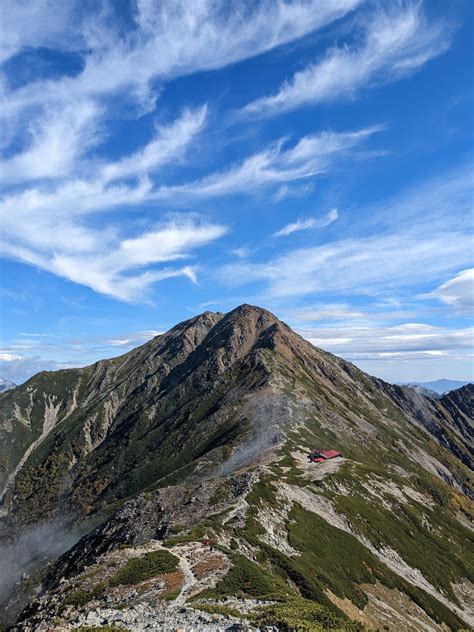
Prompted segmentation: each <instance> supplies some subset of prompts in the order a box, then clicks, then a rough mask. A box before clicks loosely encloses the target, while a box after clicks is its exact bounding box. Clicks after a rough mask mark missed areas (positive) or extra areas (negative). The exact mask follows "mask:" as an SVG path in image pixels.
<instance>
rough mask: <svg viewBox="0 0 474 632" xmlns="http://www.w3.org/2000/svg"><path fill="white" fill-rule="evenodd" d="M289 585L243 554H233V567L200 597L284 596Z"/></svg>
mask: <svg viewBox="0 0 474 632" xmlns="http://www.w3.org/2000/svg"><path fill="white" fill-rule="evenodd" d="M287 592H288V587H287V586H286V585H285V583H284V582H283V581H282V580H281V579H280V578H279V577H277V576H274V575H272V574H271V573H269V572H266V571H265V569H264V568H262V567H261V566H260V565H259V564H256V563H255V562H251V561H250V560H248V559H247V558H246V557H244V556H243V555H239V554H236V555H233V556H232V567H231V569H230V571H229V572H228V573H227V575H226V576H225V577H224V578H223V579H222V580H221V581H220V582H219V583H218V584H217V586H216V587H215V588H210V589H208V590H205V591H204V592H202V593H201V594H200V595H199V597H200V598H202V597H220V596H222V595H228V596H234V597H235V596H237V597H255V598H262V599H263V598H268V597H282V596H284V595H285V594H286V593H287Z"/></svg>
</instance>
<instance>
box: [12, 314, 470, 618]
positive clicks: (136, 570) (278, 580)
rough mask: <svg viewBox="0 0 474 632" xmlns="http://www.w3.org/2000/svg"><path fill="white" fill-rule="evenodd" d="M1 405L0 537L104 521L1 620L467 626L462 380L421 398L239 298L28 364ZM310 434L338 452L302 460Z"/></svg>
mask: <svg viewBox="0 0 474 632" xmlns="http://www.w3.org/2000/svg"><path fill="white" fill-rule="evenodd" d="M0 409H1V416H0V424H1V437H0V438H1V444H0V445H1V446H2V448H1V450H2V452H1V458H2V461H1V463H2V473H3V474H2V475H3V483H2V485H3V489H4V496H3V514H4V515H3V518H2V520H1V526H0V529H1V533H2V534H3V535H4V536H7V535H8V534H11V533H19V532H21V531H23V532H24V533H26V534H28V533H29V530H31V528H33V525H38V524H40V523H42V522H45V521H49V522H50V523H53V524H54V520H55V519H58V518H59V516H61V517H62V518H63V519H65V520H66V523H67V524H71V525H72V524H74V526H75V527H76V528H77V527H78V528H79V530H81V529H82V531H83V532H86V531H88V530H90V529H91V526H92V525H93V524H94V523H95V524H97V523H99V522H100V521H101V520H104V518H106V520H105V522H104V523H103V524H101V525H99V526H98V527H96V528H95V529H93V530H92V531H90V533H88V534H87V535H85V536H84V538H83V539H82V540H80V541H79V543H78V544H77V545H76V546H75V547H74V548H73V549H71V550H70V551H68V552H67V553H65V554H64V555H63V556H62V557H61V558H60V559H59V560H58V561H57V562H56V563H55V564H53V565H52V566H50V567H49V568H47V569H45V570H44V571H43V572H42V573H41V574H39V575H33V576H32V577H31V578H30V580H29V581H28V582H26V583H23V584H20V586H19V587H18V588H17V591H16V593H15V596H14V597H13V598H12V599H11V600H10V604H9V608H8V611H9V613H10V616H13V614H12V613H14V612H15V611H16V610H18V608H19V604H22V603H24V596H25V595H27V594H28V590H29V589H30V588H33V587H34V586H35V585H39V584H41V586H42V587H41V590H42V594H41V596H40V597H39V598H38V599H37V600H36V601H35V602H34V603H33V604H32V605H31V606H30V607H29V609H28V610H27V611H25V613H24V614H23V615H22V621H23V622H22V623H19V624H18V625H17V627H16V628H15V629H18V630H20V629H21V630H27V629H35V630H36V629H38V630H41V629H45V630H46V629H51V626H52V624H53V623H52V622H54V621H56V624H57V625H58V626H59V627H57V629H58V630H59V629H69V627H70V626H74V625H77V624H79V623H81V622H82V623H83V624H86V623H88V624H91V623H101V624H102V623H103V622H104V621H109V623H110V622H111V621H116V622H117V623H116V625H117V626H118V627H119V628H120V629H123V628H125V629H133V630H141V629H157V630H158V629H160V630H161V629H168V628H166V625H167V624H166V625H165V624H164V623H163V621H165V620H166V621H168V620H170V621H171V620H172V621H173V622H174V623H176V622H178V623H179V621H178V619H176V617H177V616H178V615H177V613H178V612H179V608H181V607H182V606H183V604H187V605H188V606H191V604H192V605H193V607H194V608H195V609H197V611H198V614H196V612H195V610H191V608H188V610H187V611H186V612H185V613H181V615H179V616H181V618H182V619H183V620H184V621H186V622H188V625H195V626H197V627H199V626H198V625H197V623H196V621H195V617H196V616H198V617H204V618H205V615H204V614H203V613H204V611H205V610H207V611H212V612H213V613H214V616H215V617H217V618H219V617H221V618H223V619H222V621H224V622H225V621H226V619H225V617H227V623H228V624H230V622H231V621H235V620H237V619H240V620H252V621H259V622H266V623H272V622H273V623H280V624H283V622H284V621H289V620H291V622H292V623H294V624H297V623H299V624H301V625H302V626H306V627H307V628H308V629H310V630H320V629H348V630H349V629H362V626H363V625H364V626H366V627H367V628H369V629H375V628H377V627H382V626H383V625H388V626H389V628H390V629H426V630H442V629H448V628H449V629H452V630H456V629H461V628H463V627H465V628H467V626H468V625H472V622H473V619H474V615H473V612H472V609H473V605H472V603H470V596H471V593H470V590H471V588H472V584H471V583H470V582H472V579H473V577H472V569H473V560H472V557H471V558H469V555H470V550H469V548H468V547H467V546H466V542H467V541H468V538H470V537H471V533H470V531H469V528H468V525H469V515H470V511H472V503H471V501H470V498H472V476H471V468H472V419H471V416H472V386H468V387H464V389H460V391H459V392H453V393H450V394H449V395H447V396H445V397H443V398H441V399H440V400H436V401H435V400H428V399H427V398H425V397H423V396H421V395H419V394H417V393H416V392H414V391H413V390H412V389H410V388H406V387H399V386H392V385H389V384H386V383H385V382H383V381H381V380H378V379H375V378H371V377H370V376H368V375H366V374H364V373H363V372H362V371H360V370H358V369H357V368H356V367H354V366H353V365H351V364H350V363H347V362H345V361H343V360H342V359H340V358H337V357H335V356H333V355H331V354H329V353H326V352H324V351H322V350H320V349H316V348H314V347H313V346H312V345H310V344H309V343H308V342H307V341H305V340H303V339H302V338H300V337H299V336H297V335H296V334H295V333H294V332H292V331H291V330H290V329H289V328H288V327H287V326H286V325H285V324H284V323H282V322H281V321H279V320H278V319H277V318H276V317H274V316H273V315H272V314H270V313H269V312H267V311H265V310H262V309H259V308H255V307H251V306H248V305H243V306H241V307H240V308H237V309H236V310H234V311H233V312H230V313H229V314H226V315H224V314H211V313H205V314H203V315H201V316H199V317H197V318H194V319H191V320H189V321H186V322H184V323H181V324H180V325H178V326H177V327H175V328H174V329H172V330H171V331H170V332H168V333H167V334H164V335H163V336H159V337H157V338H155V339H153V340H152V341H151V342H149V343H147V344H146V345H143V346H142V347H140V348H138V349H135V350H134V351H132V352H130V353H128V354H126V355H125V356H122V357H120V358H116V359H113V360H108V361H102V362H99V363H97V364H95V365H93V366H92V367H87V368H84V369H77V370H68V371H60V372H54V373H42V374H39V375H37V376H35V377H34V378H32V379H31V380H29V382H27V383H26V384H25V385H23V386H21V387H19V388H17V389H15V390H14V391H12V392H10V393H8V392H7V393H5V394H4V395H2V396H0ZM315 447H318V448H334V449H337V450H340V451H341V452H343V454H344V457H343V458H337V459H334V460H332V461H327V462H325V463H322V464H321V465H316V464H309V463H307V460H306V453H307V452H308V451H309V450H311V449H312V448H315ZM127 499H131V500H128V501H127ZM124 501H126V502H125V504H124ZM107 516H109V517H108V518H107ZM64 517H65V518H64ZM207 541H211V543H212V545H213V546H212V547H211V548H212V549H213V550H209V545H208V544H206V542H207ZM124 547H126V548H124ZM163 547H167V548H166V551H168V552H171V553H172V554H173V555H174V556H175V557H174V558H173V559H174V561H173V560H171V561H170V560H169V559H168V561H167V562H166V564H165V561H164V557H163V551H164V549H163ZM157 560H158V561H157ZM159 560H161V561H159ZM153 564H156V565H157V566H156V567H154V570H153V568H152V567H153ZM160 564H161V566H160ZM167 564H168V566H167ZM150 565H151V566H150ZM165 567H166V568H165ZM150 568H152V570H150ZM140 569H141V570H140ZM144 569H148V570H146V571H145V570H144ZM143 573H144V574H143ZM150 573H151V575H150ZM117 574H118V576H117ZM173 598H174V599H173ZM216 599H217V601H216ZM222 599H224V600H225V601H224V602H223V601H221V600H222ZM196 600H197V601H196ZM81 608H82V610H81ZM88 613H89V614H88ZM216 613H217V614H216ZM160 617H161V619H160ZM173 617H174V619H173ZM193 617H194V618H193ZM209 617H210V619H209V622H208V623H205V625H206V626H209V627H208V628H206V627H204V623H203V622H201V628H202V629H209V630H211V629H217V626H219V625H220V626H222V625H223V623H222V621H220V622H215V623H213V622H212V620H211V619H212V616H211V615H209ZM232 617H233V618H232ZM350 619H352V620H355V621H357V622H359V623H351V622H350ZM151 621H154V622H157V623H156V627H155V628H153V627H152V628H146V626H147V625H148V624H150V625H151V623H150V622H151ZM160 621H161V623H160ZM58 622H59V623H58ZM56 624H55V625H56ZM160 625H161V627H160ZM170 625H171V624H170ZM213 625H214V627H212V626H213ZM28 626H33V628H29V627H28ZM48 626H49V627H48ZM60 626H63V627H60ZM53 629H55V628H53ZM169 629H173V628H172V627H170V628H169Z"/></svg>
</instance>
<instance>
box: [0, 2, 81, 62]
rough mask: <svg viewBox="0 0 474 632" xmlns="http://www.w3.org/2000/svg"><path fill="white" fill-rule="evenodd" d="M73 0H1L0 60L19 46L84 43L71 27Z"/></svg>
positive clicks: (62, 45) (8, 55) (72, 22)
mask: <svg viewBox="0 0 474 632" xmlns="http://www.w3.org/2000/svg"><path fill="white" fill-rule="evenodd" d="M73 12H74V2H73V1H70V2H64V1H63V0H35V2H30V1H29V0H4V1H3V2H2V21H1V27H0V33H1V37H0V61H4V60H5V59H8V58H9V57H11V56H12V55H14V54H15V53H17V52H18V51H20V50H21V49H22V48H25V47H37V46H49V47H56V46H58V45H59V46H60V47H61V49H62V50H67V49H69V48H71V47H79V46H80V45H81V44H82V43H83V39H82V37H81V36H80V29H77V30H73V29H71V26H72V25H73V24H74V20H73V18H72V14H73Z"/></svg>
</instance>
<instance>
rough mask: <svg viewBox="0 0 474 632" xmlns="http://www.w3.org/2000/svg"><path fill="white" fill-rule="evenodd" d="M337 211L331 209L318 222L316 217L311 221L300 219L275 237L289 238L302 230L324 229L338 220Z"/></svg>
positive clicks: (285, 227)
mask: <svg viewBox="0 0 474 632" xmlns="http://www.w3.org/2000/svg"><path fill="white" fill-rule="evenodd" d="M338 216H339V215H338V212H337V209H335V208H333V209H331V210H330V211H329V212H328V213H327V214H326V215H325V216H324V217H323V218H322V219H320V220H318V219H316V218H315V217H311V218H309V219H302V220H301V219H300V220H297V221H296V222H292V223H291V224H287V225H286V226H283V228H281V229H280V230H277V232H276V233H275V234H274V236H275V237H287V236H288V235H291V234H292V233H296V232H299V231H302V230H309V229H311V228H324V226H328V225H329V224H332V222H335V221H336V219H337V218H338Z"/></svg>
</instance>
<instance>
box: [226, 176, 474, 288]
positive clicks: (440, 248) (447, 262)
mask: <svg viewBox="0 0 474 632" xmlns="http://www.w3.org/2000/svg"><path fill="white" fill-rule="evenodd" d="M456 172H457V177H454V176H452V174H443V175H442V176H440V177H439V176H438V178H436V179H433V180H431V181H430V182H428V183H425V184H422V185H420V186H417V187H414V188H413V189H412V190H411V191H409V192H403V193H401V194H400V195H399V196H398V198H396V199H395V200H389V201H387V202H386V203H383V202H381V203H380V204H379V205H378V208H379V211H380V209H383V210H384V211H385V213H387V215H388V217H387V219H386V220H385V217H384V216H383V218H382V220H381V221H380V222H379V223H378V225H377V224H373V221H372V219H371V218H370V217H369V219H368V220H367V221H366V225H365V227H364V225H363V224H360V225H359V227H358V232H357V234H354V235H352V236H349V235H348V236H346V237H345V238H343V239H336V240H332V241H329V242H327V243H325V244H323V245H321V246H317V247H309V248H297V249H293V250H288V251H287V252H285V253H284V254H279V255H277V256H275V257H274V258H271V259H269V260H267V261H249V260H247V261H242V262H236V263H233V264H230V265H228V266H225V267H224V269H223V270H222V273H221V279H222V282H223V283H225V284H227V285H231V286H233V287H237V286H240V285H246V284H250V283H255V282H261V283H262V284H263V286H264V288H265V290H264V291H265V295H266V296H267V297H268V298H273V299H275V298H284V297H297V296H305V295H308V294H318V293H322V292H324V293H334V294H338V293H339V294H343V293H345V294H359V295H361V294H377V293H380V292H393V291H394V290H395V289H397V288H415V287H416V286H417V285H419V284H424V283H430V284H432V285H433V284H435V283H436V281H437V280H438V279H441V278H443V277H444V278H445V277H446V275H448V274H450V273H457V272H458V271H459V269H460V268H461V269H463V268H466V267H467V266H468V265H470V263H471V261H472V228H471V226H470V220H469V218H470V205H471V201H470V200H471V198H470V196H469V195H468V192H469V190H471V191H472V179H471V176H470V173H469V170H466V169H463V168H460V169H458V170H456ZM420 191H422V192H423V195H421V197H420ZM453 201H456V202H457V204H458V207H457V211H458V214H457V219H456V221H453V217H452V213H451V212H450V209H451V208H452V204H453ZM364 228H365V230H364ZM466 280H467V279H465V278H461V280H460V284H461V285H462V287H463V288H464V287H465V285H464V284H465V281H466ZM458 281H459V280H458Z"/></svg>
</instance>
